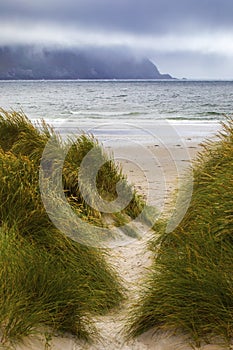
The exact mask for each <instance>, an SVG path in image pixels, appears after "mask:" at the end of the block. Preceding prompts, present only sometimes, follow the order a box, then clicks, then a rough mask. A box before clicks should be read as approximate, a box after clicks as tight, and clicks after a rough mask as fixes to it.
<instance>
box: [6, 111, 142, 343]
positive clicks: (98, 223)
mask: <svg viewBox="0 0 233 350" xmlns="http://www.w3.org/2000/svg"><path fill="white" fill-rule="evenodd" d="M50 140H52V145H54V147H55V148H56V154H57V155H58V156H59V154H60V155H64V154H66V153H65V152H66V150H67V149H68V153H67V154H66V157H65V159H63V162H64V164H63V165H62V182H63V187H64V194H65V196H66V200H67V201H68V203H69V205H70V208H71V211H72V212H73V213H75V214H76V215H77V216H78V217H79V218H81V219H82V220H83V221H84V222H85V223H87V224H88V227H90V232H86V235H87V237H88V235H91V234H95V231H96V227H99V228H100V231H98V234H99V232H100V233H101V229H103V232H104V228H106V227H108V224H107V223H106V221H105V215H104V213H102V212H100V211H98V210H93V208H92V207H91V206H90V205H88V204H87V203H86V202H85V200H84V199H83V198H82V194H81V193H80V190H79V187H78V185H77V181H78V172H79V167H80V164H81V161H82V159H83V158H84V156H85V155H86V154H87V153H88V152H89V151H90V150H91V149H94V156H95V157H97V158H98V157H99V158H101V161H102V162H103V166H102V167H101V169H100V171H99V172H98V177H97V187H98V190H99V192H100V194H101V195H103V196H105V198H106V200H112V199H114V198H115V197H116V195H117V192H116V184H117V182H118V181H119V180H121V181H122V183H123V185H124V186H125V188H126V189H127V191H131V194H132V200H131V201H130V203H129V204H128V206H127V207H126V208H125V209H124V210H123V211H122V212H121V213H120V214H119V213H118V214H115V213H112V214H111V220H112V223H113V224H111V227H112V226H114V225H115V226H119V225H120V224H122V223H126V222H127V221H128V220H129V219H131V218H134V217H136V216H137V215H138V213H140V211H141V210H142V208H143V206H144V203H143V201H142V200H141V198H140V197H139V196H138V195H137V194H136V192H135V191H134V190H133V189H132V188H131V187H130V186H129V185H128V184H127V181H126V178H125V177H124V176H123V175H122V172H121V170H120V169H119V167H117V166H116V165H115V163H114V161H113V160H112V159H109V157H108V156H107V155H106V154H105V153H104V151H103V149H102V147H101V146H100V145H99V144H98V142H97V141H96V140H95V139H94V138H93V137H92V136H87V135H81V136H80V137H79V138H78V139H77V140H75V142H74V141H73V140H68V141H66V142H65V143H64V142H63V141H62V140H61V139H60V137H59V135H57V134H56V133H55V132H54V131H53V130H52V129H51V128H50V127H49V126H48V125H47V124H45V123H44V122H42V123H41V124H38V125H37V127H35V126H34V125H33V124H32V123H31V122H30V121H29V120H28V119H27V117H26V116H25V115H24V114H23V113H22V112H20V113H18V112H7V111H5V110H1V111H0V253H1V254H0V266H1V269H0V328H1V332H2V342H3V343H6V342H8V341H18V340H20V339H22V337H24V336H26V335H29V334H32V333H35V332H38V329H41V327H42V328H43V327H49V328H48V329H49V332H51V333H54V332H62V333H64V332H69V333H72V334H74V335H75V336H77V337H78V338H80V339H84V340H90V339H91V338H92V336H94V335H96V330H95V327H94V326H93V316H94V315H100V314H105V313H106V312H108V311H109V310H110V309H113V308H115V307H117V306H119V303H120V302H121V301H122V299H123V298H124V290H123V288H122V286H121V282H120V280H119V278H118V276H117V274H116V273H115V271H114V270H113V269H112V268H111V266H109V264H107V263H106V260H105V257H106V256H105V254H106V252H105V250H103V249H98V248H95V247H91V245H89V246H88V245H83V244H80V243H79V242H78V240H77V241H76V240H72V239H70V238H69V236H67V235H66V234H65V233H64V232H61V231H60V230H59V229H58V228H57V227H56V226H55V225H54V224H53V223H52V221H51V220H50V217H49V216H48V214H47V212H46V210H45V207H44V205H43V203H42V199H41V191H40V166H41V164H40V163H41V159H42V154H43V151H44V148H45V146H46V144H47V143H48V141H50ZM50 152H51V154H50V156H49V155H48V154H47V156H46V157H45V162H46V164H45V165H46V167H47V168H46V169H47V172H46V174H45V178H44V179H43V180H44V181H48V184H49V186H50V182H49V181H50V178H49V174H51V173H53V172H54V171H56V164H57V162H56V159H55V161H54V159H52V157H53V155H54V153H53V149H52V148H50ZM95 157H94V158H93V161H95V160H96V158H95ZM58 161H59V159H58ZM46 176H47V177H46ZM86 185H87V186H88V184H86ZM49 186H48V189H49ZM90 192H91V188H90ZM48 195H50V196H51V197H52V200H53V201H54V203H55V205H57V206H58V207H59V205H60V204H61V203H60V202H59V201H60V197H59V196H57V194H56V193H53V192H51V193H48ZM53 195H54V196H53ZM60 213H61V215H62V210H61V211H60ZM70 220H71V219H70V218H69V217H66V216H65V215H64V218H63V222H62V223H63V224H64V225H66V223H67V225H68V224H69V225H71V224H70V222H69V221H70ZM86 227H87V225H86V226H84V228H86ZM111 227H110V228H111ZM81 229H82V234H85V232H83V228H80V230H81ZM74 230H75V231H76V232H75V233H76V237H79V226H78V224H77V225H74ZM87 231H88V230H87ZM108 232H110V230H108ZM127 233H130V234H134V232H128V231H127ZM80 234H81V233H80ZM135 235H136V234H135ZM90 237H91V236H90ZM87 242H88V238H87ZM46 329H47V328H46Z"/></svg>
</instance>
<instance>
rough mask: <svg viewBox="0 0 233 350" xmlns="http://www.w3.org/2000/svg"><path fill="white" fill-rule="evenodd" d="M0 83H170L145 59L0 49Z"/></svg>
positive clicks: (102, 53)
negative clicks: (160, 81) (77, 81)
mask: <svg viewBox="0 0 233 350" xmlns="http://www.w3.org/2000/svg"><path fill="white" fill-rule="evenodd" d="M0 79H172V77H171V76H170V75H169V74H160V72H159V71H158V69H157V67H156V66H155V65H154V64H153V63H152V62H151V61H150V60H149V59H148V58H135V57H134V56H133V55H132V54H129V53H125V52H122V51H120V52H118V51H117V50H107V49H103V50H93V49H92V50H91V49H86V50H78V49H46V48H36V47H32V46H21V47H0Z"/></svg>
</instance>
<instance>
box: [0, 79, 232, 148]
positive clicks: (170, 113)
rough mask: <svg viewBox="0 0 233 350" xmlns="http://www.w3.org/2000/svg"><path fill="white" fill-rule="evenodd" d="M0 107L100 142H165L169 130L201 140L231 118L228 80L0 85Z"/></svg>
mask: <svg viewBox="0 0 233 350" xmlns="http://www.w3.org/2000/svg"><path fill="white" fill-rule="evenodd" d="M0 107H1V108H4V109H6V110H16V111H23V112H24V113H25V114H26V115H27V116H28V118H29V119H31V120H32V121H33V122H36V121H38V120H41V119H44V120H45V121H46V122H47V123H49V124H50V125H51V126H53V127H54V128H55V129H56V130H58V131H59V132H60V133H61V134H62V135H70V134H72V135H73V134H77V133H80V132H87V133H91V134H94V135H95V136H96V137H97V138H99V139H100V140H101V141H102V142H105V141H106V140H109V139H110V140H111V142H118V143H119V142H124V140H129V139H130V140H135V141H137V140H138V139H139V138H140V140H142V141H143V142H151V141H152V139H153V137H157V138H158V133H160V134H163V133H164V137H165V138H167V141H169V140H170V139H172V140H173V137H176V135H170V134H174V133H173V132H170V131H171V130H170V129H172V130H175V134H176V133H181V134H182V133H184V130H186V131H185V138H186V139H190V138H195V137H196V138H198V137H199V138H200V139H203V138H204V137H205V136H208V135H210V134H212V133H214V132H215V131H216V130H217V129H218V128H219V123H220V122H221V121H223V120H225V119H226V116H231V115H233V81H189V80H172V81H164V80H162V81H160V80H140V81H139V80H138V81H137V80H133V81H128V80H127V81H125V80H124V81H119V80H102V81H100V80H98V81H93V80H92V81H87V80H85V81H81V80H53V81H48V80H40V81H38V80H37V81H22V80H18V81H0ZM161 125H166V128H168V129H169V130H170V131H167V130H168V129H166V128H165V129H166V131H164V130H165V129H164V128H162V129H161ZM158 130H159V132H158ZM156 135H157V136H156ZM173 142H175V141H174V140H173Z"/></svg>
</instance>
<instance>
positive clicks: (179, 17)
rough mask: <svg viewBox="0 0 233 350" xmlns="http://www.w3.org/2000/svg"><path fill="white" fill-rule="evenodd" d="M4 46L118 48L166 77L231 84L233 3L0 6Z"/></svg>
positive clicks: (95, 0)
mask: <svg viewBox="0 0 233 350" xmlns="http://www.w3.org/2000/svg"><path fill="white" fill-rule="evenodd" d="M0 21H1V22H0V23H1V32H0V45H3V44H4V45H5V44H12V43H22V44H25V43H30V44H31V43H32V44H34V43H39V44H44V45H54V44H55V45H65V46H71V47H72V46H76V47H79V46H80V47H82V46H85V45H87V46H100V47H101V46H105V47H106V46H107V47H108V46H119V47H121V48H122V47H127V48H130V49H131V50H133V51H134V52H135V53H136V54H141V55H143V56H147V57H149V58H150V59H151V60H152V61H153V62H154V63H155V64H156V65H157V67H158V68H159V70H160V71H161V72H162V73H170V74H171V75H173V76H175V77H178V78H182V77H186V78H197V79H198V78H202V79H206V78H207V79H216V78H217V79H233V0H34V1H33V0H0Z"/></svg>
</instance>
